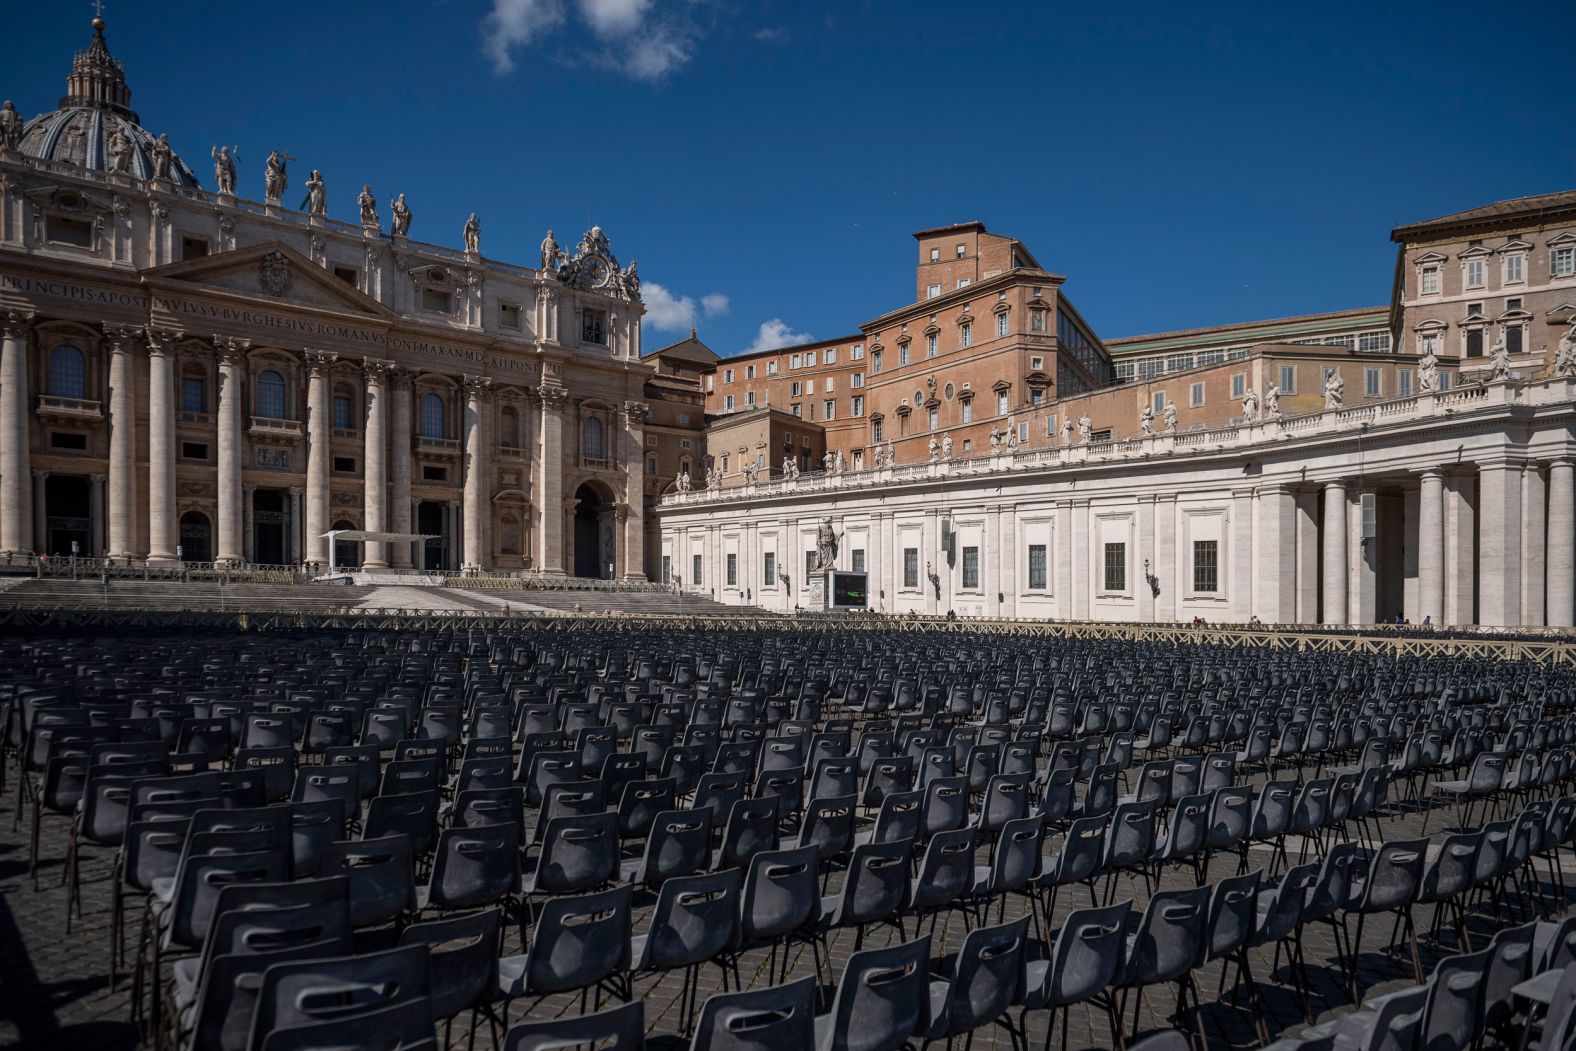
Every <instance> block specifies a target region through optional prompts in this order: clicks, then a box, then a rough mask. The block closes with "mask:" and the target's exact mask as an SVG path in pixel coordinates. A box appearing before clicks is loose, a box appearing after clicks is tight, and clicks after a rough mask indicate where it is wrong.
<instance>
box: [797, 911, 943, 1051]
mask: <svg viewBox="0 0 1576 1051" xmlns="http://www.w3.org/2000/svg"><path fill="white" fill-rule="evenodd" d="M929 961H930V938H929V936H928V935H927V936H923V937H919V938H916V939H914V940H913V941H911V942H899V943H897V944H896V945H889V946H887V947H885V948H882V949H866V950H865V951H863V952H856V953H854V954H853V955H852V956H850V957H849V958H848V963H847V965H846V966H845V967H844V968H843V977H842V980H841V981H839V982H838V983H837V993H836V994H835V995H834V996H833V998H832V1010H831V1014H830V1018H829V1023H828V1026H827V1029H828V1032H827V1037H826V1039H825V1040H824V1041H823V1042H822V1044H821V1048H822V1051H888V1049H890V1048H896V1047H901V1046H903V1045H905V1044H907V1043H908V1042H909V1039H910V1038H911V1037H913V1036H914V1035H915V1034H916V1033H918V1034H923V1033H924V1032H925V1030H926V1028H927V1027H928V1026H929V1025H930V989H929V975H928V965H929Z"/></svg>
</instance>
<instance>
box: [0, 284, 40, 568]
mask: <svg viewBox="0 0 1576 1051" xmlns="http://www.w3.org/2000/svg"><path fill="white" fill-rule="evenodd" d="M32 321H33V315H32V314H30V313H23V312H19V311H12V312H10V313H6V314H0V334H3V335H4V337H5V341H4V344H3V345H0V556H7V557H14V556H17V555H25V554H28V553H30V552H31V551H32V550H33V549H34V546H35V544H36V545H37V548H38V550H40V551H42V550H43V549H44V543H45V538H44V537H43V536H38V537H37V538H36V539H35V537H34V536H33V535H32V533H33V530H32V528H31V524H30V523H29V522H28V520H27V479H28V473H29V471H30V470H31V467H30V461H31V457H30V456H29V449H28V421H29V420H30V419H32V413H30V412H28V405H27V372H28V369H27V330H28V328H29V326H30V325H31V324H32Z"/></svg>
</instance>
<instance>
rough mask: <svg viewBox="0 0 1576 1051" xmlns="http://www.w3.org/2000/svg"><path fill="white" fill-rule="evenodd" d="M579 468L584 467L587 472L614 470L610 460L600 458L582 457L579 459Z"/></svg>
mask: <svg viewBox="0 0 1576 1051" xmlns="http://www.w3.org/2000/svg"><path fill="white" fill-rule="evenodd" d="M580 466H581V467H584V468H585V469H586V470H588V471H612V470H616V467H615V466H614V464H613V461H612V460H609V459H605V458H604V457H601V456H582V457H580Z"/></svg>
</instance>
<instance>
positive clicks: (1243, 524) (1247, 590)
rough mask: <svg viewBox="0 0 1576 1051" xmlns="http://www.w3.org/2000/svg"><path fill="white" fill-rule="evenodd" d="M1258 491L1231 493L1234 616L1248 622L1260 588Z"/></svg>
mask: <svg viewBox="0 0 1576 1051" xmlns="http://www.w3.org/2000/svg"><path fill="white" fill-rule="evenodd" d="M1254 502H1255V501H1254V491H1253V490H1252V489H1234V490H1232V493H1231V542H1230V544H1229V545H1228V547H1227V550H1228V552H1229V553H1230V555H1231V573H1230V575H1229V577H1228V580H1229V583H1230V587H1231V618H1232V619H1233V620H1235V621H1236V622H1237V623H1239V624H1246V623H1247V622H1248V621H1249V620H1251V619H1252V618H1253V611H1254V608H1255V607H1254V596H1255V593H1256V592H1257V591H1258V588H1257V587H1256V586H1255V583H1254V580H1253V511H1254V507H1253V505H1254Z"/></svg>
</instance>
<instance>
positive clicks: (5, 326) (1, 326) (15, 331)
mask: <svg viewBox="0 0 1576 1051" xmlns="http://www.w3.org/2000/svg"><path fill="white" fill-rule="evenodd" d="M37 316H38V315H37V314H34V313H33V312H32V311H31V310H8V311H6V312H5V313H4V314H0V331H3V332H4V333H5V338H6V339H21V338H22V337H23V336H25V335H27V330H28V329H30V328H32V327H33V319H34V318H36V317H37Z"/></svg>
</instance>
